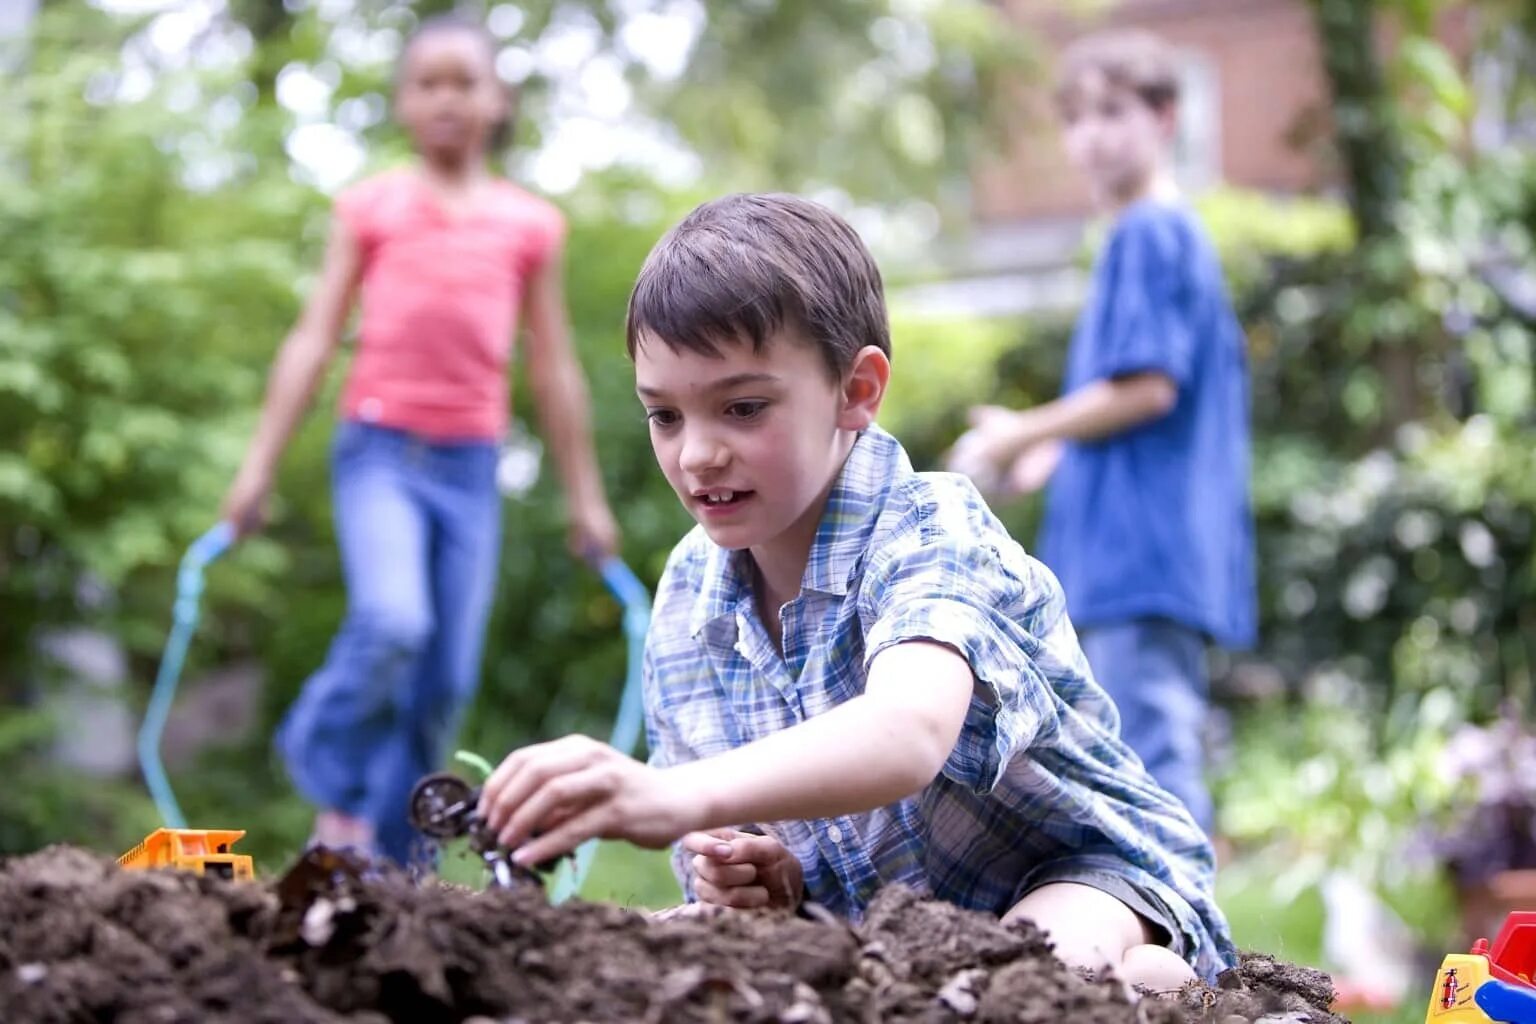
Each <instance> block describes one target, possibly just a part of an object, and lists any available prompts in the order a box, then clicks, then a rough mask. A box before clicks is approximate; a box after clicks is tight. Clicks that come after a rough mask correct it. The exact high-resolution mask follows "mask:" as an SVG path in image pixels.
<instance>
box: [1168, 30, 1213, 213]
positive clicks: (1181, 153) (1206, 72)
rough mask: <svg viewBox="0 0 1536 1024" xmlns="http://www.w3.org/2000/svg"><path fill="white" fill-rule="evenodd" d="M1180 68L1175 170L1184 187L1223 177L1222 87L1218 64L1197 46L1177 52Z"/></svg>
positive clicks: (1196, 186) (1193, 189) (1190, 188)
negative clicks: (1194, 48) (1218, 75)
mask: <svg viewBox="0 0 1536 1024" xmlns="http://www.w3.org/2000/svg"><path fill="white" fill-rule="evenodd" d="M1174 59H1175V60H1176V61H1177V62H1178V69H1179V127H1178V135H1177V137H1176V138H1175V139H1174V143H1173V173H1174V176H1175V177H1176V178H1177V179H1178V182H1179V186H1180V187H1181V188H1183V189H1184V190H1185V191H1187V192H1190V193H1194V192H1201V191H1204V190H1205V189H1208V188H1210V187H1211V186H1213V185H1215V184H1217V183H1218V182H1219V181H1221V90H1220V83H1219V80H1218V77H1217V73H1216V65H1215V62H1213V61H1212V60H1211V59H1210V58H1209V57H1207V56H1206V55H1205V54H1203V53H1200V52H1199V51H1197V50H1179V51H1177V53H1176V54H1175V55H1174Z"/></svg>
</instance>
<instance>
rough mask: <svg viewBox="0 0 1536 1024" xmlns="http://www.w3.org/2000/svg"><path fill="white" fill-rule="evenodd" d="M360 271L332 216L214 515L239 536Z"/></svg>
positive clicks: (258, 509) (257, 512) (251, 518)
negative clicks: (303, 299)
mask: <svg viewBox="0 0 1536 1024" xmlns="http://www.w3.org/2000/svg"><path fill="white" fill-rule="evenodd" d="M361 269H362V260H361V255H360V253H359V250H358V245H357V240H356V239H355V238H353V236H352V232H351V231H350V230H349V229H348V228H347V226H346V224H345V223H344V222H343V221H342V220H341V218H339V217H337V218H333V219H332V221H331V234H330V240H329V241H328V242H327V243H326V249H325V260H324V262H323V263H322V264H321V268H320V280H319V282H318V283H317V284H316V285H315V289H314V291H313V292H311V293H310V296H309V301H308V302H307V303H305V305H304V311H303V313H302V314H300V316H299V321H298V323H297V324H295V325H294V328H293V330H292V331H291V332H289V334H288V337H287V339H286V340H285V341H284V342H283V347H282V348H281V349H279V350H278V353H277V359H276V360H275V361H274V363H273V365H272V372H271V374H270V375H269V377H268V378H267V394H266V399H265V401H264V402H263V404H262V408H261V419H260V421H259V422H258V423H257V426H256V433H255V436H253V437H252V438H251V443H250V446H249V447H247V448H246V451H245V460H244V461H243V462H242V463H241V464H240V471H239V473H237V474H236V475H235V480H234V483H233V484H231V485H230V488H229V492H228V494H226V495H225V497H224V504H223V507H222V509H221V511H220V518H221V519H224V520H226V521H228V522H230V523H232V524H234V527H235V529H236V531H238V532H239V533H241V534H245V533H249V532H250V531H252V530H255V529H257V528H259V527H260V525H261V517H262V506H263V505H264V504H265V502H266V498H267V492H269V491H270V490H271V489H272V478H273V476H274V474H275V473H276V470H277V463H278V460H279V459H281V458H282V455H283V449H284V448H286V447H287V446H288V439H289V438H290V437H291V436H293V430H294V427H295V426H297V425H298V422H299V420H300V418H302V417H303V415H304V410H305V409H306V408H308V407H309V400H310V397H311V396H312V395H313V394H314V392H315V386H316V385H317V384H318V383H319V382H320V377H321V376H322V375H323V374H324V373H325V368H326V366H327V365H328V364H329V363H330V361H331V355H332V354H333V353H334V352H335V351H336V343H337V342H338V341H339V340H340V339H341V329H342V326H343V325H344V324H345V323H346V320H347V314H348V313H349V312H350V311H351V309H352V301H353V298H354V296H355V295H356V292H357V281H358V277H359V274H360V272H361Z"/></svg>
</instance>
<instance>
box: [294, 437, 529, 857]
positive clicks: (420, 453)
mask: <svg viewBox="0 0 1536 1024" xmlns="http://www.w3.org/2000/svg"><path fill="white" fill-rule="evenodd" d="M496 459H497V446H496V444H495V443H494V442H490V441H470V442H457V443H432V442H428V441H426V440H423V439H421V438H418V437H415V436H413V435H411V434H408V433H405V432H403V431H399V430H392V429H387V428H384V427H376V426H370V425H367V424H363V423H356V422H343V423H342V424H340V426H339V427H338V428H337V431H336V439H335V442H334V445H333V450H332V485H333V488H334V491H335V518H336V534H337V539H338V541H339V542H340V545H341V561H342V571H343V573H344V575H345V578H346V585H347V614H346V619H345V620H344V621H343V623H342V626H341V630H340V631H339V632H338V633H337V634H336V637H335V639H334V640H333V641H332V642H331V648H330V652H329V653H328V654H327V656H326V659H325V664H324V665H322V666H321V667H320V669H319V671H317V672H316V673H315V674H314V675H312V676H311V677H310V678H309V680H308V682H306V683H305V684H304V689H303V692H302V693H300V694H299V698H298V700H297V701H295V702H294V704H293V706H292V707H291V708H290V709H289V711H288V714H287V715H286V717H285V718H284V720H283V723H282V725H281V726H280V727H279V729H278V733H277V747H278V750H279V752H280V754H281V755H282V758H283V760H284V762H285V763H286V765H287V767H288V772H289V774H290V775H291V776H292V778H293V781H294V784H295V785H296V786H297V787H298V789H299V790H300V792H302V793H303V794H304V796H305V797H307V798H308V799H309V800H311V801H312V802H314V803H315V804H317V805H318V806H320V807H324V808H328V809H331V810H337V811H341V812H343V813H346V814H350V815H353V816H356V817H361V818H365V819H367V820H369V821H371V822H372V823H373V826H374V829H375V834H376V836H377V842H378V847H379V849H380V851H381V852H383V853H384V854H386V855H387V856H390V857H392V858H394V859H395V860H397V861H400V862H401V863H405V862H406V860H407V859H408V857H409V855H410V853H411V845H412V842H413V840H414V838H415V833H414V831H413V830H412V829H411V827H410V825H409V823H408V822H407V820H406V804H407V801H408V798H409V796H410V791H411V787H412V786H414V785H415V783H416V780H417V779H419V778H420V777H421V776H422V775H424V774H426V773H428V772H431V771H435V770H436V769H437V768H438V767H440V766H441V764H442V761H443V758H444V756H445V754H446V747H447V745H448V743H449V741H450V740H451V739H452V737H453V734H454V732H455V731H456V730H457V728H458V725H459V719H460V717H461V716H462V714H463V712H464V710H465V709H466V708H467V707H468V705H469V703H470V701H471V699H472V698H473V697H474V693H475V689H476V686H477V685H478V683H479V678H480V654H481V647H482V644H483V641H484V638H485V623H486V618H487V615H488V614H489V612H490V607H491V601H492V598H493V597H494V595H495V581H496V566H497V561H498V557H497V556H498V553H499V550H500V543H501V502H500V495H499V494H498V493H497V490H496Z"/></svg>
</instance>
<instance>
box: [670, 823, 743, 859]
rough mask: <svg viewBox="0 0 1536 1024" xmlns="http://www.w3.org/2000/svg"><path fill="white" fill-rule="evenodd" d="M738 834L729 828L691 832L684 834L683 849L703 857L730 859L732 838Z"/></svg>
mask: <svg viewBox="0 0 1536 1024" xmlns="http://www.w3.org/2000/svg"><path fill="white" fill-rule="evenodd" d="M737 834H738V833H736V832H734V831H732V830H731V829H728V828H717V829H711V830H710V831H708V832H689V833H688V834H687V835H685V836H683V839H682V843H683V849H685V850H687V851H688V852H689V853H696V854H699V855H700V856H703V857H714V858H715V859H717V860H729V859H730V856H731V844H730V840H731V839H733V838H735V836H736V835H737Z"/></svg>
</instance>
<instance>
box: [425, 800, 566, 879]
mask: <svg viewBox="0 0 1536 1024" xmlns="http://www.w3.org/2000/svg"><path fill="white" fill-rule="evenodd" d="M479 803H480V788H479V787H478V786H471V785H470V784H469V783H468V782H466V781H464V780H463V779H461V778H459V776H457V775H454V774H453V773H452V772H435V773H433V774H431V775H427V776H425V777H423V778H422V779H421V781H420V782H418V783H416V788H415V789H413V790H411V802H410V818H411V824H412V825H414V826H415V827H416V828H417V829H418V830H419V831H420V832H421V833H422V834H423V835H426V836H428V837H430V838H432V839H436V840H444V839H458V838H461V837H465V838H468V840H469V847H470V849H472V850H474V851H475V852H476V853H478V854H479V855H480V859H481V860H483V861H484V862H485V866H486V869H487V870H488V871H490V873H491V882H492V884H493V885H497V886H500V887H501V888H503V889H511V888H513V887H514V886H517V885H525V884H528V883H530V882H531V883H533V884H534V885H539V886H542V885H543V884H544V880H543V879H542V878H540V877H539V874H538V873H539V872H540V871H552V870H554V867H555V865H556V863H557V862H558V858H556V859H555V860H549V861H545V862H544V863H542V864H538V865H535V867H534V869H529V868H525V867H523V866H522V865H520V864H516V863H514V862H513V860H512V851H510V850H508V849H507V848H506V847H504V846H502V845H501V843H500V842H498V841H497V839H496V833H495V832H494V831H493V830H492V829H491V827H490V826H489V825H487V824H486V821H485V819H484V818H482V817H480V815H479V813H478V812H477V811H476V807H477V806H478V804H479Z"/></svg>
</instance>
